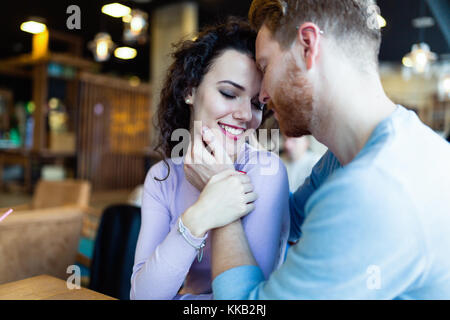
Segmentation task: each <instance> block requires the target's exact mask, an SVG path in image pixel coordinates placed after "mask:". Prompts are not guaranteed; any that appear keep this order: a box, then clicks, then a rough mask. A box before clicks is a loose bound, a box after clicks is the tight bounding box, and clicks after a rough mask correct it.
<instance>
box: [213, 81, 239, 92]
mask: <svg viewBox="0 0 450 320" xmlns="http://www.w3.org/2000/svg"><path fill="white" fill-rule="evenodd" d="M217 83H228V84H231V85H232V86H233V87H236V88H238V89H239V90H242V91H245V88H244V87H243V86H241V85H239V84H237V83H236V82H233V81H231V80H222V81H219V82H217Z"/></svg>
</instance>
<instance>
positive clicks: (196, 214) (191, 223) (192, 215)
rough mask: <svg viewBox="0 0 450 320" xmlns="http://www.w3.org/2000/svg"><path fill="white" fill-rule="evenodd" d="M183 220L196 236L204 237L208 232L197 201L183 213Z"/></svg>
mask: <svg viewBox="0 0 450 320" xmlns="http://www.w3.org/2000/svg"><path fill="white" fill-rule="evenodd" d="M181 220H182V222H183V224H184V226H185V227H186V228H188V230H189V231H190V233H191V234H192V235H193V236H194V237H196V238H203V237H204V236H205V234H206V232H208V228H205V226H203V222H204V219H202V214H201V207H200V206H199V205H198V204H197V203H195V204H194V205H192V206H191V207H189V208H188V209H187V210H186V211H185V212H184V213H183V214H182V215H181Z"/></svg>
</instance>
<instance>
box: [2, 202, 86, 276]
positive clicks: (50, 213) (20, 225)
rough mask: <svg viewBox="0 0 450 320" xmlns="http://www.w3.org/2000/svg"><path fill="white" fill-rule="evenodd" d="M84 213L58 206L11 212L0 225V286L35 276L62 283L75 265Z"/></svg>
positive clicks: (80, 209) (71, 207) (80, 210)
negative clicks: (44, 276)
mask: <svg viewBox="0 0 450 320" xmlns="http://www.w3.org/2000/svg"><path fill="white" fill-rule="evenodd" d="M83 215H84V211H83V209H82V208H80V207H77V206H62V207H55V208H45V209H38V210H23V211H21V212H13V213H12V214H11V215H10V216H8V217H7V218H6V219H5V220H3V221H2V222H1V223H0V284H2V283H7V282H12V281H17V280H22V279H25V278H29V277H33V276H37V275H42V274H46V275H50V276H54V277H57V278H60V279H63V280H66V279H67V278H68V277H69V274H68V273H67V268H68V267H69V266H71V265H73V264H75V260H76V254H77V249H78V242H79V240H80V233H81V227H82V219H83Z"/></svg>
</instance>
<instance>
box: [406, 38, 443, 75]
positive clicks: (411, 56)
mask: <svg viewBox="0 0 450 320" xmlns="http://www.w3.org/2000/svg"><path fill="white" fill-rule="evenodd" d="M436 58H437V56H436V54H435V53H434V52H431V50H430V46H429V45H428V44H426V43H425V42H421V43H417V44H413V46H412V48H411V52H410V53H408V54H407V55H405V56H404V57H403V59H402V63H403V65H404V66H406V67H409V68H413V70H414V71H415V72H416V73H424V72H426V71H427V70H428V69H429V66H430V64H431V63H432V62H433V61H435V60H436Z"/></svg>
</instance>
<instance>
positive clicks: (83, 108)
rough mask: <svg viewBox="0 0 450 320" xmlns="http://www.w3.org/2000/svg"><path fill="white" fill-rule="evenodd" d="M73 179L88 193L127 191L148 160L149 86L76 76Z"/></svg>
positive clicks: (142, 175)
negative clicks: (89, 187)
mask: <svg viewBox="0 0 450 320" xmlns="http://www.w3.org/2000/svg"><path fill="white" fill-rule="evenodd" d="M79 101H80V108H79V119H80V122H79V124H80V126H79V128H78V151H79V152H78V176H79V178H82V179H88V180H89V181H91V183H92V186H93V189H94V190H115V189H131V188H134V187H136V186H137V185H139V184H142V183H143V182H144V179H145V174H146V172H145V159H146V157H148V156H150V154H149V152H148V150H149V149H150V105H151V98H150V86H149V85H140V86H137V87H132V86H130V85H129V84H128V82H127V81H125V80H118V79H115V78H111V77H105V76H97V75H92V74H89V73H82V74H81V75H80V98H79Z"/></svg>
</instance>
